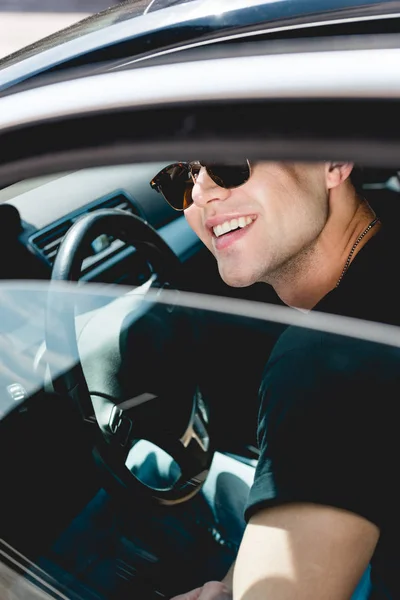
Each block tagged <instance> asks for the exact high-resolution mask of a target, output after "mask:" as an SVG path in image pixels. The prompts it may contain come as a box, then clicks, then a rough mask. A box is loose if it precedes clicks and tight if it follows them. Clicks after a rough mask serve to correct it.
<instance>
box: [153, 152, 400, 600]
mask: <svg viewBox="0 0 400 600" xmlns="http://www.w3.org/2000/svg"><path fill="white" fill-rule="evenodd" d="M180 166H181V169H182V170H181V171H180V173H181V178H182V181H181V185H180V186H179V185H177V186H176V185H175V183H174V178H175V177H177V175H176V172H174V175H173V176H172V175H171V173H172V172H171V171H168V169H167V170H166V171H165V172H164V174H159V175H161V178H160V177H158V178H157V177H156V178H155V179H154V180H153V182H152V185H153V187H155V188H156V189H158V191H161V192H162V193H164V195H165V197H166V199H167V201H169V202H170V203H171V204H172V205H173V206H174V207H175V208H181V209H185V216H186V218H187V221H188V223H189V225H190V226H191V227H192V228H193V230H194V231H195V232H196V233H197V235H198V236H199V237H200V239H201V240H202V241H203V242H204V244H205V245H206V246H207V247H208V248H209V250H210V251H211V252H212V253H213V254H214V256H215V258H216V260H217V263H218V268H219V272H220V275H221V277H222V279H223V280H224V281H225V282H226V283H227V284H228V285H231V286H238V287H242V286H248V285H251V284H253V283H255V282H265V283H267V284H270V285H272V286H273V288H274V289H275V291H276V293H277V294H278V296H279V297H280V298H281V299H282V300H283V302H284V303H286V304H287V305H288V306H291V307H294V308H296V309H300V310H304V311H309V310H312V309H313V310H321V311H324V312H331V313H338V314H347V315H349V316H356V317H357V316H358V317H362V318H367V319H373V320H378V321H387V322H397V321H396V315H397V309H396V306H397V305H398V304H397V295H396V294H395V293H394V287H393V284H391V283H390V282H392V281H393V277H392V274H391V270H390V268H389V267H388V264H389V262H388V252H389V255H390V249H389V250H388V246H387V242H388V237H390V235H389V236H387V235H386V229H385V227H386V225H385V227H382V224H381V222H380V221H379V220H378V219H377V218H376V215H375V213H374V212H373V210H372V209H371V207H370V206H369V205H368V203H367V202H366V201H365V200H364V199H363V198H362V197H360V196H359V195H358V194H357V193H356V190H355V188H354V186H353V184H352V182H351V179H350V176H351V172H352V167H353V165H352V164H350V163H345V162H343V163H339V162H324V163H315V164H284V163H272V162H260V163H255V164H253V163H251V164H250V163H249V162H247V164H243V165H242V166H238V167H234V166H227V167H225V170H224V168H223V167H222V166H218V165H213V164H209V165H207V164H206V165H205V166H204V164H201V163H192V164H191V168H190V169H188V168H187V166H186V167H185V165H184V163H180ZM235 168H236V171H235ZM185 169H186V171H185ZM178 171H179V169H178ZM170 175H171V176H170ZM188 175H189V176H190V177H192V178H193V186H191V185H188ZM235 177H236V178H235ZM163 178H164V179H163ZM184 180H185V181H186V187H185V183H184ZM175 181H177V180H175ZM163 182H164V183H165V184H166V185H164V186H163ZM174 194H175V195H174ZM381 230H382V231H381ZM371 282H373V285H371ZM388 282H389V284H388ZM388 286H389V288H388ZM397 320H398V319H397ZM332 338H333V336H329V335H328V334H320V333H315V334H311V333H310V332H307V333H304V332H301V331H299V330H298V329H296V328H289V329H288V330H287V331H286V332H285V334H284V335H283V336H282V338H281V340H279V342H278V344H277V346H276V348H275V349H274V351H273V354H272V356H271V358H270V360H269V364H268V365H267V368H266V371H265V375H264V378H263V381H262V384H261V388H260V396H261V408H260V418H259V425H258V438H259V444H260V460H259V463H258V466H257V470H256V476H255V482H254V485H253V487H252V489H251V491H250V495H249V500H248V503H247V507H246V519H247V522H248V524H247V527H246V530H245V533H244V536H243V540H242V543H241V546H240V549H239V553H238V556H237V560H236V563H235V565H234V566H233V567H232V568H231V570H230V571H229V573H228V574H227V576H226V577H225V579H224V581H223V582H208V583H207V584H205V585H204V586H203V587H199V588H198V589H196V590H193V591H192V592H189V593H187V594H183V595H181V596H178V597H176V599H175V600H178V598H179V600H217V599H218V600H224V599H226V598H230V597H231V594H232V593H233V597H234V598H235V600H236V599H237V600H239V599H240V600H261V599H269V598H271V599H273V600H283V599H285V600H289V599H292V598H293V599H294V598H295V599H296V600H302V599H307V600H310V599H312V598H318V599H322V598H323V599H329V600H342V599H347V598H350V597H351V596H352V594H353V592H354V590H355V588H356V586H357V582H359V581H360V579H361V578H362V575H363V573H364V572H365V570H366V569H367V567H368V564H369V563H370V561H371V559H372V563H373V569H372V573H373V574H374V573H376V575H374V576H373V581H372V590H371V592H369V591H368V589H366V588H365V587H363V589H360V588H359V592H358V593H359V596H357V597H360V598H364V597H370V598H374V599H375V598H395V597H396V598H397V597H400V592H399V584H398V583H397V577H396V572H397V571H398V566H399V562H400V560H399V557H398V555H397V551H396V549H395V546H394V544H393V540H391V539H390V537H391V535H392V533H391V531H390V529H389V526H391V527H392V528H393V529H392V531H394V532H396V531H397V532H398V531H399V528H398V523H397V522H393V518H397V517H394V515H395V514H396V513H397V509H395V508H394V507H395V504H394V502H395V501H397V497H395V495H394V492H393V484H394V479H393V474H392V471H393V470H394V468H395V465H394V464H391V465H390V466H389V464H388V461H390V458H392V460H393V452H394V451H395V442H394V440H395V438H396V437H397V436H396V433H395V432H394V431H393V428H391V421H392V419H394V415H393V416H390V410H392V411H393V408H392V404H393V403H392V404H388V400H387V398H388V397H389V396H390V397H392V396H393V392H394V391H396V390H397V391H398V386H399V382H398V381H397V375H396V372H397V368H396V366H397V364H398V358H399V357H398V355H397V353H396V352H395V351H393V353H392V354H390V353H389V355H388V356H386V357H385V358H386V359H387V360H386V362H385V361H382V360H381V359H380V358H379V356H380V354H379V351H378V350H377V349H372V350H371V348H370V346H367V347H366V346H365V345H362V344H361V343H360V342H356V341H353V342H351V341H349V340H347V339H345V340H344V339H339V340H337V339H336V337H335V338H333V339H332ZM380 351H381V349H380ZM374 352H375V353H376V354H375V355H374ZM335 361H336V362H335ZM379 361H380V362H379ZM388 363H389V364H390V367H388V368H387V364H388ZM343 364H345V365H346V367H345V368H343V366H342V365H343ZM366 365H370V369H369V370H368V368H366ZM372 365H374V369H375V370H373V369H372V368H371V366H372ZM375 366H376V368H375ZM386 369H388V370H386ZM294 381H295V383H293V382H294ZM385 386H387V387H385ZM374 394H376V396H375V398H373V396H374ZM379 394H383V396H382V397H384V398H386V400H385V410H386V411H387V412H386V416H385V418H383V409H382V410H381V412H379V411H377V410H376V399H377V397H378V395H379ZM367 400H369V401H368V402H367ZM371 471H372V472H371ZM372 473H373V474H372ZM395 535H396V534H395ZM378 541H379V545H378ZM382 557H383V560H382ZM374 563H375V564H374ZM362 585H364V583H363V584H362ZM368 585H369V584H368ZM361 587H362V586H361ZM232 590H233V592H232Z"/></svg>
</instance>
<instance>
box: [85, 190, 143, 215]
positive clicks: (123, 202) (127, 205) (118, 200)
mask: <svg viewBox="0 0 400 600" xmlns="http://www.w3.org/2000/svg"><path fill="white" fill-rule="evenodd" d="M99 208H119V209H120V210H126V211H128V212H130V213H132V214H133V215H138V214H139V211H138V210H137V209H136V207H135V206H134V205H133V204H132V203H131V202H130V201H129V200H128V198H127V197H126V196H124V195H123V194H118V196H114V197H113V198H109V199H108V200H104V201H103V202H100V203H99V204H96V206H93V207H91V208H90V209H89V211H90V212H91V211H93V210H98V209H99Z"/></svg>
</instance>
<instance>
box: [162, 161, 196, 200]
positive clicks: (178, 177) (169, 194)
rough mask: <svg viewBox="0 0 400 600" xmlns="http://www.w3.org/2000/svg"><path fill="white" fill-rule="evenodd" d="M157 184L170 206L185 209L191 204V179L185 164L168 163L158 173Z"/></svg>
mask: <svg viewBox="0 0 400 600" xmlns="http://www.w3.org/2000/svg"><path fill="white" fill-rule="evenodd" d="M157 185H158V189H159V191H160V192H161V193H162V195H163V196H164V198H165V199H166V201H167V202H168V204H170V205H171V206H172V208H175V209H176V210H185V209H186V208H188V207H189V206H190V205H191V204H192V189H193V180H192V178H191V176H190V173H189V169H188V167H187V165H185V164H182V163H175V164H173V165H169V167H166V168H165V169H164V170H163V171H162V172H161V173H160V174H159V175H158V177H157Z"/></svg>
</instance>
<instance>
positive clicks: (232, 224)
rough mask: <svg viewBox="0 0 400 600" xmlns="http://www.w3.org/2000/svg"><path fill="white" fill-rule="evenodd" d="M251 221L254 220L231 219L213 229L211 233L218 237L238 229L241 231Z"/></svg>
mask: <svg viewBox="0 0 400 600" xmlns="http://www.w3.org/2000/svg"><path fill="white" fill-rule="evenodd" d="M253 221H254V219H252V218H251V217H239V218H238V219H231V220H230V221H225V222H224V223H221V224H220V225H216V226H215V227H213V232H214V235H215V236H216V237H220V236H221V235H224V233H228V232H229V231H234V230H235V229H238V227H240V228H241V229H243V227H246V226H247V225H250V223H252V222H253Z"/></svg>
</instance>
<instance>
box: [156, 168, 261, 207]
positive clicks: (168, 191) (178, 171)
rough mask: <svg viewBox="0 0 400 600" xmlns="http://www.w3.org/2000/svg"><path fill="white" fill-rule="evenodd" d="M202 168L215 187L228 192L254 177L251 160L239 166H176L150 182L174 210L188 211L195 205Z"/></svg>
mask: <svg viewBox="0 0 400 600" xmlns="http://www.w3.org/2000/svg"><path fill="white" fill-rule="evenodd" d="M202 167H204V168H205V170H206V171H207V175H208V176H209V177H210V179H212V181H213V182H214V183H215V184H216V185H218V186H219V187H222V188H225V189H232V188H237V187H239V186H241V185H243V184H244V183H246V181H248V180H249V179H250V176H251V168H250V163H249V161H248V160H245V161H244V162H243V163H240V164H236V165H233V164H226V165H224V164H221V163H209V162H207V163H204V162H199V161H195V162H190V163H186V162H177V163H173V164H172V165H168V167H165V168H164V169H162V170H161V171H160V172H159V173H157V175H156V176H155V177H154V178H153V179H152V180H151V181H150V187H151V188H152V189H153V190H156V191H157V192H159V193H160V194H162V195H163V196H164V198H165V200H166V201H167V202H168V204H169V205H170V206H172V208H174V209H175V210H186V209H187V208H189V206H190V205H191V204H193V198H192V190H193V186H194V184H195V183H196V179H197V177H198V175H199V173H200V169H201V168H202Z"/></svg>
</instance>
